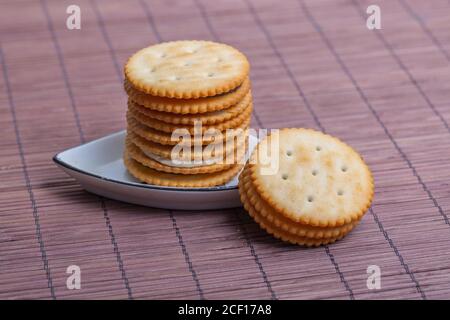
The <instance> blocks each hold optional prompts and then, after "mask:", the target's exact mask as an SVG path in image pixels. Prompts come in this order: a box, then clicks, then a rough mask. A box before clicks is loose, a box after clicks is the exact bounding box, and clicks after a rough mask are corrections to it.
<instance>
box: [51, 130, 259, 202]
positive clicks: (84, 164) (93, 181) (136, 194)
mask: <svg viewBox="0 0 450 320" xmlns="http://www.w3.org/2000/svg"><path fill="white" fill-rule="evenodd" d="M124 141H125V131H121V132H117V133H114V134H111V135H108V136H106V137H103V138H100V139H98V140H94V141H91V142H89V143H86V144H83V145H80V146H78V147H74V148H71V149H68V150H65V151H63V152H60V153H58V154H57V155H55V156H54V157H53V161H54V162H55V163H56V164H57V165H58V166H59V167H61V168H62V169H63V170H64V171H65V172H67V173H68V174H69V175H70V176H72V177H74V178H75V179H76V180H77V181H78V182H79V183H80V185H81V186H82V187H83V188H84V189H86V190H87V191H89V192H92V193H95V194H98V195H101V196H104V197H107V198H111V199H115V200H120V201H124V202H129V203H135V204H139V205H144V206H149V207H157V208H165V209H176V210H204V209H221V208H234V207H239V206H241V202H240V200H239V192H238V188H237V181H238V178H237V176H236V177H235V178H234V179H233V180H232V181H230V182H229V183H227V184H225V185H222V186H217V187H212V188H172V187H161V186H156V185H150V184H144V183H140V182H139V181H138V180H136V179H135V178H133V177H132V176H131V175H130V174H128V172H127V170H126V168H125V166H124V164H123V161H122V155H123V148H124ZM256 143H257V138H256V137H254V136H250V137H249V147H250V150H253V148H254V146H255V145H256Z"/></svg>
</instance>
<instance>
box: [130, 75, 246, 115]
mask: <svg viewBox="0 0 450 320" xmlns="http://www.w3.org/2000/svg"><path fill="white" fill-rule="evenodd" d="M124 88H125V91H126V93H127V94H128V96H129V97H130V99H131V100H133V101H134V102H136V103H137V104H140V105H142V106H144V107H146V108H148V109H150V110H154V111H160V112H168V113H174V114H197V113H205V112H213V111H219V110H223V109H227V108H229V107H231V106H233V105H235V104H237V103H238V102H239V101H241V100H242V99H243V98H244V96H245V95H247V94H248V92H249V91H250V79H249V78H246V79H245V80H244V82H243V83H242V84H241V85H240V86H239V87H237V88H235V89H233V90H231V91H229V92H226V93H222V94H218V95H215V96H212V97H205V98H200V99H171V98H164V97H157V96H152V95H149V94H145V93H143V92H141V91H139V90H136V89H135V88H134V87H133V85H132V84H131V83H129V82H128V81H127V80H125V82H124Z"/></svg>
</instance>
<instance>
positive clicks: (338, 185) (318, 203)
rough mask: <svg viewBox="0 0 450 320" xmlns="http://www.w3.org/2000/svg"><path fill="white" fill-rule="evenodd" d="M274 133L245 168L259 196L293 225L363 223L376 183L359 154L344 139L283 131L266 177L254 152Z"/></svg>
mask: <svg viewBox="0 0 450 320" xmlns="http://www.w3.org/2000/svg"><path fill="white" fill-rule="evenodd" d="M275 140H276V136H275V135H274V136H273V138H272V135H271V136H268V137H266V138H265V139H264V140H263V141H261V142H260V143H259V144H258V147H257V148H255V150H254V151H253V154H252V156H251V160H250V165H249V170H250V172H251V179H252V183H253V185H254V186H255V189H256V191H257V193H258V194H259V195H260V196H261V198H263V199H264V200H265V201H267V203H268V204H269V205H270V206H271V207H272V208H274V210H276V211H277V212H279V213H281V214H283V215H284V216H285V217H287V218H288V219H291V220H293V221H295V222H300V223H303V224H307V225H311V226H320V227H335V226H342V225H344V224H348V223H351V222H354V221H357V220H359V219H361V217H362V215H364V213H365V212H366V211H367V209H368V208H369V207H370V205H371V202H372V198H373V193H374V184H373V178H372V174H371V172H370V170H369V168H368V167H367V165H366V164H365V163H364V161H363V160H362V158H361V156H360V155H359V154H358V153H357V152H356V151H354V150H353V149H352V148H351V147H350V146H348V145H346V144H345V143H343V142H342V141H340V140H339V139H337V138H334V137H332V136H329V135H326V134H324V133H321V132H318V131H315V130H310V129H282V130H280V131H279V148H278V149H277V152H276V153H275V154H273V155H272V158H271V160H275V159H276V158H277V157H278V159H279V166H278V168H279V169H278V170H277V172H276V173H274V174H264V172H263V167H264V165H263V163H262V161H259V162H258V156H257V151H256V150H264V148H265V147H267V146H268V145H269V143H270V142H271V141H275Z"/></svg>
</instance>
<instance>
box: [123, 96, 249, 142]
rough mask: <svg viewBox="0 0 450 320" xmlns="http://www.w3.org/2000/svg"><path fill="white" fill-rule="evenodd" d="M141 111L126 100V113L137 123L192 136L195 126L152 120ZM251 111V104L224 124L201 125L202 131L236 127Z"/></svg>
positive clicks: (137, 106) (247, 118)
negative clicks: (181, 131) (183, 131)
mask: <svg viewBox="0 0 450 320" xmlns="http://www.w3.org/2000/svg"><path fill="white" fill-rule="evenodd" d="M143 109H145V108H139V105H136V104H135V103H134V102H133V101H131V100H128V112H129V113H130V114H131V116H133V117H134V118H135V119H136V120H137V121H139V122H140V123H142V124H144V125H146V126H147V127H150V128H153V129H155V130H159V131H163V132H167V133H172V132H173V131H175V130H177V129H186V130H188V131H189V132H190V133H191V134H194V130H195V126H193V125H176V124H171V123H166V122H163V121H160V120H157V119H153V118H151V117H149V116H147V115H145V114H144V113H142V111H143ZM252 109H253V104H252V103H251V102H250V104H249V105H248V106H247V107H246V108H245V109H244V111H243V112H242V113H241V114H239V115H237V116H236V117H234V118H232V119H229V120H227V121H224V122H220V123H216V124H214V125H204V124H202V130H203V131H207V130H209V129H215V130H218V131H224V130H226V129H231V128H235V127H238V126H239V125H241V124H242V123H243V122H244V121H246V120H249V119H250V116H251V112H252Z"/></svg>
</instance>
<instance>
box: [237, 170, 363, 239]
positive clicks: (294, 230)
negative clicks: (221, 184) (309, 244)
mask: <svg viewBox="0 0 450 320" xmlns="http://www.w3.org/2000/svg"><path fill="white" fill-rule="evenodd" d="M239 180H240V181H241V183H240V184H239V192H240V193H242V192H245V194H246V197H247V199H248V201H249V202H250V204H251V205H252V206H253V208H254V209H255V210H256V211H257V212H258V213H259V215H260V216H262V217H263V218H265V219H266V220H267V221H268V222H269V223H271V224H272V225H273V226H274V228H277V229H278V230H281V231H283V232H286V233H289V234H292V235H295V236H300V237H305V238H313V239H321V238H338V237H340V236H344V235H346V234H347V233H349V232H350V231H351V230H352V229H353V228H354V227H355V226H356V225H357V224H358V222H359V220H358V221H354V222H350V223H349V224H345V225H343V226H339V227H314V226H309V225H304V224H302V223H299V222H294V221H292V220H290V219H288V218H286V217H284V216H283V215H282V214H280V213H278V212H276V211H275V210H274V209H273V208H272V207H270V205H269V204H268V203H267V202H266V201H265V200H264V199H262V198H261V197H260V196H259V195H258V193H257V192H256V189H255V188H254V186H253V184H252V180H251V178H250V170H248V166H246V167H245V168H244V170H243V171H242V173H241V174H240V176H239Z"/></svg>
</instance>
